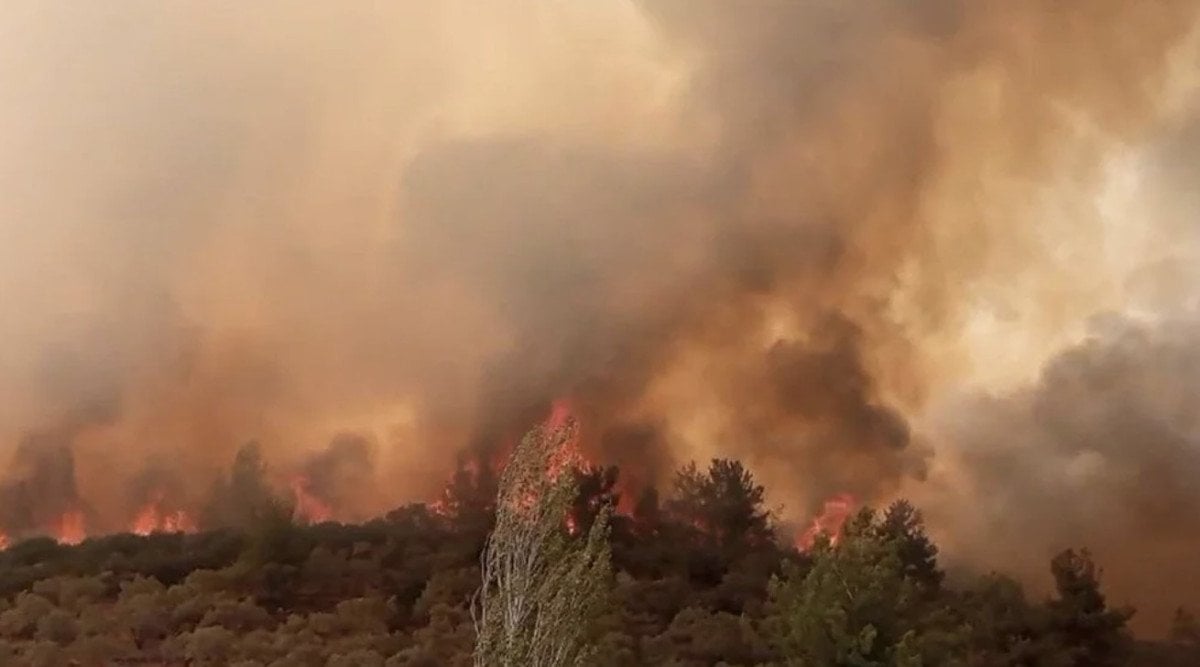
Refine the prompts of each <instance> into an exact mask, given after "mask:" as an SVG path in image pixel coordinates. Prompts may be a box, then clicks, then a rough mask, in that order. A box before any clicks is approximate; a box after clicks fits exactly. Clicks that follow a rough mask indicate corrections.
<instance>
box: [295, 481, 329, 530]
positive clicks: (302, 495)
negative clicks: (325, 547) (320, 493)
mask: <svg viewBox="0 0 1200 667" xmlns="http://www.w3.org/2000/svg"><path fill="white" fill-rule="evenodd" d="M308 489H309V481H308V478H307V477H305V476H303V475H297V476H296V477H293V478H292V495H293V496H294V497H295V501H296V509H295V512H294V513H293V518H294V519H295V520H297V521H300V522H304V523H322V522H325V521H329V520H330V519H332V518H333V508H332V507H330V506H329V504H328V503H326V502H325V501H324V500H321V499H320V498H318V497H317V496H315V495H313V494H312V493H311V492H310V491H309V490H308Z"/></svg>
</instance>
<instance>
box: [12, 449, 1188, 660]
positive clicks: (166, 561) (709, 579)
mask: <svg viewBox="0 0 1200 667" xmlns="http://www.w3.org/2000/svg"><path fill="white" fill-rule="evenodd" d="M243 458H245V457H243ZM240 463H241V466H240V467H239V468H238V473H239V475H240V476H241V477H238V484H241V485H245V486H247V487H248V488H250V487H253V488H255V489H258V488H263V487H261V486H260V485H258V484H256V483H255V482H254V480H253V479H252V478H253V477H254V475H255V474H256V473H255V472H254V471H256V470H261V466H259V465H258V464H257V461H249V462H248V461H247V460H240ZM572 474H573V475H574V476H575V483H574V484H573V485H572V488H573V489H574V490H575V491H574V492H575V493H577V496H578V497H576V498H575V499H574V500H573V501H572V502H570V503H569V504H567V505H566V506H567V507H569V508H570V509H569V520H568V521H566V522H565V524H564V527H563V534H564V538H565V539H568V540H573V539H585V537H582V536H586V535H587V531H588V530H589V528H590V526H591V524H592V522H593V521H595V520H596V519H597V517H599V516H608V515H609V513H610V511H611V508H615V507H618V506H619V505H621V503H620V498H619V494H618V493H617V491H615V488H616V486H617V481H618V479H619V474H620V473H619V471H618V470H617V469H615V468H588V467H585V468H583V469H574V471H573V473H572ZM235 477H236V476H235ZM495 493H496V485H495V481H494V480H493V479H491V478H489V477H488V476H481V475H478V474H472V473H471V472H470V471H467V470H463V471H460V474H458V475H456V476H454V477H453V479H452V481H451V483H450V484H449V485H448V486H447V489H446V492H445V494H444V496H443V498H442V499H441V500H440V501H439V502H438V503H431V504H429V505H425V504H413V505H408V506H404V507H401V508H398V509H396V510H394V511H392V512H391V513H389V514H387V515H386V516H384V517H381V518H377V519H374V520H371V521H368V522H366V523H362V524H341V523H334V522H326V523H320V524H316V525H300V524H297V523H295V522H294V520H293V518H292V517H293V514H292V512H291V511H290V508H289V507H288V506H287V504H286V503H285V502H283V501H280V500H277V499H272V498H266V497H263V498H259V500H260V502H259V504H258V505H256V506H255V507H254V511H253V512H249V513H247V514H245V515H243V516H242V517H241V519H240V522H238V523H237V524H236V527H232V528H228V529H223V530H213V531H205V532H200V533H196V534H151V535H148V536H137V535H130V534H119V535H109V536H103V537H93V538H90V539H87V540H85V541H84V542H83V543H81V544H79V545H76V546H67V545H62V544H59V543H57V542H55V541H54V540H52V539H49V538H35V539H28V540H25V541H22V542H18V543H16V544H13V545H12V546H10V547H9V548H8V549H6V550H4V551H0V664H22V665H26V664H28V665H113V664H156V665H242V666H245V667H249V666H252V665H263V666H266V665H277V666H280V667H282V666H285V665H345V666H350V665H366V666H370V665H380V666H382V665H388V666H400V665H405V666H418V665H428V666H434V665H471V664H472V659H473V658H472V652H473V649H474V646H475V629H474V626H473V624H472V619H471V611H470V605H471V599H472V596H473V594H475V592H476V591H477V590H478V588H479V583H480V571H479V563H480V554H481V552H482V550H483V549H484V546H485V544H486V543H487V538H488V534H489V531H490V530H491V523H492V522H491V518H494V516H495V508H496V501H495V498H496V496H495ZM763 496H764V489H763V488H762V487H761V486H760V485H758V484H757V483H756V482H755V480H754V477H753V474H752V472H751V471H749V470H747V469H746V468H745V467H743V466H742V465H741V464H740V463H738V462H736V461H729V460H715V461H712V462H711V464H710V465H708V466H707V467H697V466H695V465H689V466H686V467H684V468H682V469H681V470H679V471H678V472H677V474H676V476H675V478H674V481H673V484H671V485H670V487H669V488H665V489H663V490H661V491H659V490H655V489H653V488H651V489H647V490H646V491H644V492H643V493H641V494H640V497H638V498H636V499H634V502H632V503H627V505H628V506H629V507H631V508H632V509H631V510H629V511H627V512H616V513H612V514H611V517H610V518H609V519H608V521H609V530H610V532H609V542H610V545H611V558H612V572H613V574H612V576H611V577H610V580H609V581H608V584H607V586H608V590H607V599H606V600H605V603H604V604H603V605H602V608H601V610H600V611H598V612H597V613H596V614H594V615H595V618H594V619H593V620H594V623H592V624H591V625H590V626H589V627H588V628H587V633H588V642H589V646H590V647H591V649H590V653H591V656H590V658H589V660H590V661H591V662H590V663H589V664H597V665H615V666H620V665H629V666H634V665H676V666H680V667H682V666H693V665H694V666H701V665H729V666H733V665H881V666H882V665H963V666H979V667H991V666H997V667H999V666H1007V665H1028V666H1039V665H1047V666H1059V665H1061V666H1064V667H1072V666H1077V667H1083V666H1085V665H1086V666H1103V665H1126V664H1135V665H1136V664H1145V665H1167V666H1169V665H1181V666H1182V665H1195V664H1200V630H1197V628H1198V627H1200V624H1198V623H1197V622H1196V620H1195V616H1194V615H1193V614H1192V613H1191V612H1189V611H1187V610H1186V609H1183V608H1181V609H1180V611H1179V613H1178V614H1177V615H1176V621H1175V628H1174V630H1173V632H1172V633H1171V635H1170V638H1169V639H1168V640H1165V641H1159V642H1146V641H1136V640H1135V639H1134V638H1133V637H1132V636H1131V634H1130V632H1129V631H1128V630H1127V628H1126V622H1127V621H1128V619H1129V618H1130V616H1131V615H1132V613H1133V611H1132V610H1131V609H1127V608H1122V607H1117V606H1114V605H1112V604H1111V603H1110V602H1109V601H1107V600H1106V599H1105V595H1104V593H1103V591H1102V589H1101V573H1100V570H1099V568H1098V566H1097V565H1096V564H1095V563H1094V562H1093V561H1092V559H1091V557H1090V555H1089V554H1088V552H1087V551H1065V552H1063V553H1061V554H1059V555H1058V556H1056V557H1055V558H1053V560H1052V561H1051V562H1050V563H1048V565H1047V566H1048V568H1049V569H1050V572H1051V573H1052V575H1053V579H1054V582H1055V587H1056V592H1055V593H1054V594H1053V595H1051V596H1049V597H1047V598H1046V599H1035V598H1034V596H1031V595H1029V594H1027V593H1026V592H1025V591H1024V590H1023V589H1022V587H1021V586H1020V585H1019V584H1018V583H1017V582H1016V581H1014V580H1013V579H1010V578H1007V577H1005V576H1003V575H1000V574H988V575H985V576H969V575H966V574H961V573H954V574H953V575H948V573H947V572H946V571H945V570H944V569H943V567H942V565H941V564H940V563H939V560H938V549H937V547H936V546H935V545H934V543H933V542H932V541H931V540H930V539H929V537H928V536H927V535H926V534H925V531H924V527H923V522H922V518H921V514H920V512H919V511H918V510H917V509H916V508H914V507H913V506H912V505H910V504H908V503H907V502H904V501H899V502H896V503H893V504H892V505H890V506H888V507H886V508H885V509H883V510H881V511H879V510H873V509H870V508H861V509H859V510H857V511H856V512H855V513H853V514H852V515H851V516H850V517H849V518H848V520H847V522H846V523H845V525H844V526H843V527H842V528H841V529H840V531H839V532H838V534H836V535H829V534H827V533H822V534H821V535H819V536H818V537H817V538H816V539H815V541H814V542H813V544H812V545H811V547H810V548H808V549H806V550H797V549H796V548H794V547H792V546H791V545H789V544H786V542H787V540H786V539H785V536H784V535H783V534H782V533H783V530H782V529H781V527H780V526H779V525H778V524H777V522H776V521H775V518H774V517H773V515H772V514H771V512H769V511H768V510H767V508H766V506H765V505H764V500H763Z"/></svg>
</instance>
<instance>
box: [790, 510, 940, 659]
mask: <svg viewBox="0 0 1200 667" xmlns="http://www.w3.org/2000/svg"><path fill="white" fill-rule="evenodd" d="M810 556H811V558H812V565H811V567H810V568H809V569H808V570H807V572H805V571H803V570H802V569H801V568H800V567H799V566H797V565H796V564H794V563H789V564H787V565H785V567H784V573H783V575H782V577H778V578H775V579H774V580H772V582H771V585H770V600H771V607H772V612H773V613H772V614H771V618H770V619H768V627H769V628H770V630H771V633H772V635H773V639H774V643H775V646H776V647H777V649H778V650H779V652H780V654H781V656H782V658H783V659H784V662H785V663H786V664H788V665H797V666H804V667H808V666H812V667H816V666H833V665H853V666H855V667H885V666H887V667H891V666H900V665H917V664H920V663H919V655H920V653H919V650H918V647H917V646H916V641H917V638H916V636H915V633H914V632H912V631H911V625H912V623H911V612H912V605H913V602H914V600H915V599H916V587H915V585H914V582H913V581H912V580H909V579H907V578H905V576H904V564H903V562H902V560H901V558H900V554H899V552H898V549H897V544H896V542H894V541H889V540H883V539H881V538H880V537H879V530H878V524H877V523H876V517H875V514H874V512H872V511H871V510H868V509H864V510H862V511H860V512H859V513H858V514H857V515H855V516H854V517H853V518H852V519H851V520H850V521H849V522H848V523H847V525H846V527H845V529H844V533H843V536H842V539H841V540H840V541H839V542H838V544H837V545H836V546H835V545H833V544H831V543H830V542H829V540H828V538H825V537H821V538H818V542H817V544H816V545H815V546H814V547H813V549H812V550H811V551H810Z"/></svg>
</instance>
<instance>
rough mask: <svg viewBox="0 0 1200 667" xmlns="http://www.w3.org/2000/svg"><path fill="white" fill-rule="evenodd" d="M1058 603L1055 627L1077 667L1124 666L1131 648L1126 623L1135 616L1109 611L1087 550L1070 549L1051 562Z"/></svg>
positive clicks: (1053, 603) (1055, 602)
mask: <svg viewBox="0 0 1200 667" xmlns="http://www.w3.org/2000/svg"><path fill="white" fill-rule="evenodd" d="M1050 572H1051V574H1053V575H1054V586H1055V588H1056V589H1057V591H1058V599H1056V600H1052V601H1051V602H1050V604H1049V609H1050V614H1051V625H1052V628H1053V630H1054V632H1055V633H1056V634H1057V636H1058V637H1059V638H1060V641H1061V642H1062V643H1063V645H1064V646H1065V647H1066V648H1067V650H1068V651H1070V653H1071V655H1072V656H1073V657H1072V662H1071V664H1073V665H1076V666H1077V667H1105V666H1106V665H1124V664H1126V660H1127V658H1128V654H1129V650H1130V648H1131V639H1130V636H1129V632H1128V630H1127V628H1126V627H1125V624H1126V622H1127V621H1128V620H1129V618H1130V617H1131V616H1133V612H1132V611H1131V610H1128V609H1109V608H1108V605H1107V603H1106V601H1105V599H1104V594H1103V593H1102V592H1101V591H1100V571H1099V569H1098V568H1097V567H1096V564H1095V563H1093V562H1092V556H1091V554H1090V553H1089V552H1088V551H1087V550H1086V549H1084V550H1082V551H1079V552H1076V551H1074V550H1072V549H1067V550H1066V551H1063V552H1062V553H1060V554H1058V555H1057V556H1055V557H1054V559H1053V560H1051V561H1050Z"/></svg>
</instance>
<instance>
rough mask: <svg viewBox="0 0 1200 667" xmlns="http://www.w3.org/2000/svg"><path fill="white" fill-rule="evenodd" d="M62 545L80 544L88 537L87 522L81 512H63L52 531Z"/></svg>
mask: <svg viewBox="0 0 1200 667" xmlns="http://www.w3.org/2000/svg"><path fill="white" fill-rule="evenodd" d="M50 532H51V533H52V534H53V535H54V539H56V540H58V542H59V543H60V544H79V543H80V542H82V541H83V540H84V539H85V538H86V537H87V528H86V521H85V520H84V517H83V512H81V511H80V510H68V511H66V512H63V513H62V515H61V516H59V517H58V519H57V520H56V521H55V523H54V526H53V527H52V529H51V531H50Z"/></svg>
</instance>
